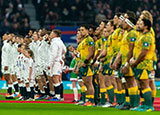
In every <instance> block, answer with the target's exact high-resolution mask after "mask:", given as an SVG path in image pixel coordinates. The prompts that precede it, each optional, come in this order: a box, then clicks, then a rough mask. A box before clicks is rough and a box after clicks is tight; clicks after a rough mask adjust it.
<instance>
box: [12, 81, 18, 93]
mask: <svg viewBox="0 0 160 115" xmlns="http://www.w3.org/2000/svg"><path fill="white" fill-rule="evenodd" d="M13 86H14V89H15V92H16V93H17V92H18V81H15V82H13Z"/></svg>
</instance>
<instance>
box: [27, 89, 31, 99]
mask: <svg viewBox="0 0 160 115" xmlns="http://www.w3.org/2000/svg"><path fill="white" fill-rule="evenodd" d="M26 91H27V96H26V97H27V99H29V98H30V97H31V88H30V87H26Z"/></svg>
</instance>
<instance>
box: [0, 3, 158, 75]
mask: <svg viewBox="0 0 160 115" xmlns="http://www.w3.org/2000/svg"><path fill="white" fill-rule="evenodd" d="M159 6H160V0H0V37H2V35H3V34H4V33H6V32H12V33H18V34H21V35H23V36H25V35H26V34H28V31H29V29H31V28H36V29H40V28H50V29H54V28H56V29H60V30H61V31H62V40H63V41H64V42H65V44H66V45H69V44H71V45H74V46H75V45H76V40H75V39H76V30H77V28H78V27H79V26H80V25H81V24H85V23H86V24H93V25H95V26H96V25H98V24H99V23H100V22H101V21H102V20H104V19H112V18H113V16H114V14H115V13H116V12H126V11H127V10H132V11H134V12H135V13H136V14H137V16H139V15H140V13H141V11H142V10H148V11H150V12H151V13H152V15H153V20H154V24H153V29H154V31H155V33H156V46H157V48H156V49H157V56H158V63H157V71H156V77H160V58H159V57H160V7H159ZM0 45H1V46H2V39H1V38H0ZM68 57H69V58H70V53H69V52H68Z"/></svg>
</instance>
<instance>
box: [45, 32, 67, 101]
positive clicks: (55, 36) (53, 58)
mask: <svg viewBox="0 0 160 115" xmlns="http://www.w3.org/2000/svg"><path fill="white" fill-rule="evenodd" d="M60 37H61V32H60V31H59V30H53V31H52V32H51V33H50V39H51V45H50V48H49V53H48V54H49V63H48V69H49V70H50V71H51V77H52V80H53V82H54V88H55V94H56V95H55V97H56V98H53V99H51V100H60V84H61V80H60V75H61V63H60V60H61V59H62V54H63V51H64V49H63V48H64V46H63V45H64V44H63V42H62V40H61V38H60Z"/></svg>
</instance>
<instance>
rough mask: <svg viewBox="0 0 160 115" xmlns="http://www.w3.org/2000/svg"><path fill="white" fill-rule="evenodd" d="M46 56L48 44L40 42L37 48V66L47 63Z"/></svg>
mask: <svg viewBox="0 0 160 115" xmlns="http://www.w3.org/2000/svg"><path fill="white" fill-rule="evenodd" d="M47 55H48V43H47V42H46V41H44V40H42V41H41V44H39V47H38V48H37V58H36V59H37V60H36V61H37V62H36V63H37V64H38V65H43V64H45V63H46V62H47Z"/></svg>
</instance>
